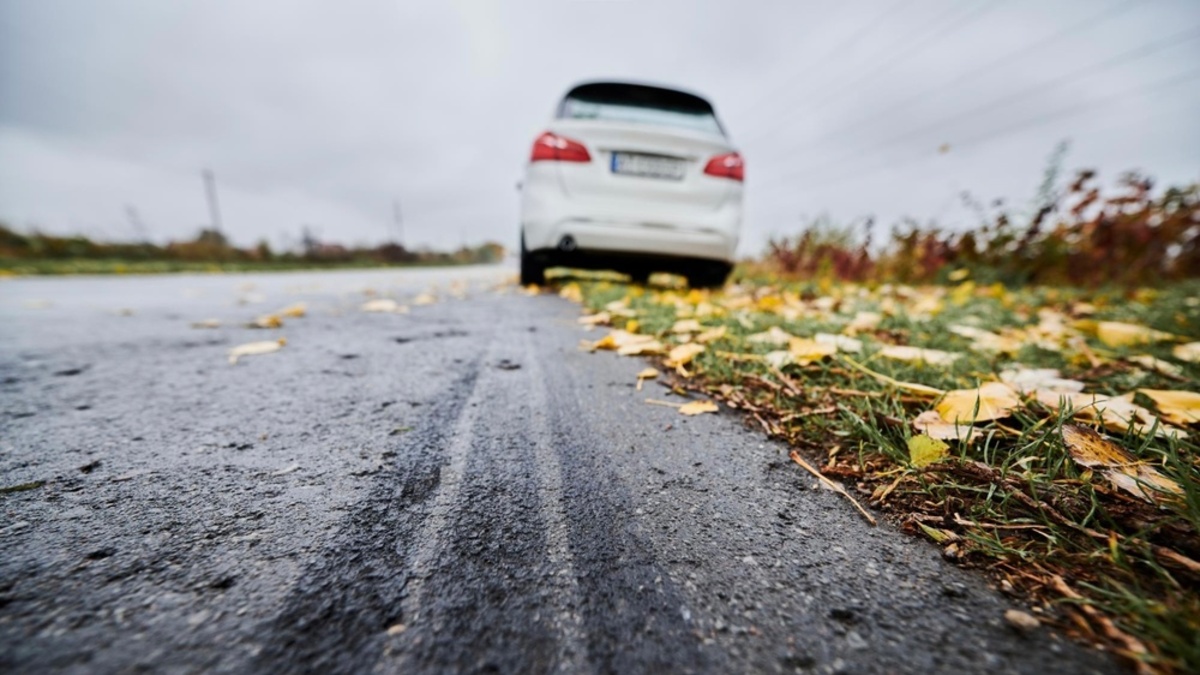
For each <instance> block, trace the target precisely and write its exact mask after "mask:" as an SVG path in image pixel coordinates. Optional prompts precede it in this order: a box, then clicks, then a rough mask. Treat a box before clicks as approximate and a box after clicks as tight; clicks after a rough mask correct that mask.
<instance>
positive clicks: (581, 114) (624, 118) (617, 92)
mask: <svg viewBox="0 0 1200 675" xmlns="http://www.w3.org/2000/svg"><path fill="white" fill-rule="evenodd" d="M558 116H559V117H560V118H563V119H576V120H608V121H613V122H632V123H635V124H656V125H661V126H669V127H681V128H684V129H692V130H694V131H703V132H706V133H710V134H715V135H717V136H724V135H725V134H724V131H723V130H722V129H721V123H720V122H718V121H717V116H716V114H715V113H714V112H713V108H712V106H711V105H710V104H709V103H708V101H705V100H704V99H702V98H700V97H699V96H695V95H693V94H688V93H686V92H682V91H675V90H674V89H663V88H661V87H650V86H646V85H638V84H620V83H607V82H605V83H596V84H585V85H580V86H578V87H575V88H574V89H572V90H571V91H570V92H568V93H567V96H566V98H564V99H563V102H562V104H561V105H559V108H558Z"/></svg>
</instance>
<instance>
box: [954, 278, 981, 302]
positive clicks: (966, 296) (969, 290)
mask: <svg viewBox="0 0 1200 675" xmlns="http://www.w3.org/2000/svg"><path fill="white" fill-rule="evenodd" d="M974 297H975V282H974V281H964V282H963V283H961V284H959V285H957V286H955V287H954V290H952V291H950V302H952V303H954V304H955V305H960V306H961V305H965V304H967V303H968V302H970V301H971V299H972V298H974Z"/></svg>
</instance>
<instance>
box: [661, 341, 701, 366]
mask: <svg viewBox="0 0 1200 675" xmlns="http://www.w3.org/2000/svg"><path fill="white" fill-rule="evenodd" d="M702 352H704V345H701V344H696V343H695V342H689V343H687V344H685V345H679V346H678V347H675V348H674V349H672V350H671V351H670V352H668V353H667V362H666V363H667V365H668V366H670V367H671V368H678V367H680V366H684V365H687V364H688V363H691V361H692V359H694V358H696V357H697V356H699V355H700V354H701V353H702Z"/></svg>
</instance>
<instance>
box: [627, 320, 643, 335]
mask: <svg viewBox="0 0 1200 675" xmlns="http://www.w3.org/2000/svg"><path fill="white" fill-rule="evenodd" d="M641 327H642V324H640V323H638V322H637V319H630V320H628V321H626V322H625V332H627V333H636V332H638V329H639V328H641Z"/></svg>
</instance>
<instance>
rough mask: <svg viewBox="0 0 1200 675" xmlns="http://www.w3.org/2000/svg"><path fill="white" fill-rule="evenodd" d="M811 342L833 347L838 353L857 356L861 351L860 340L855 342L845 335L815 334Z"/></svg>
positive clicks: (861, 344)
mask: <svg viewBox="0 0 1200 675" xmlns="http://www.w3.org/2000/svg"><path fill="white" fill-rule="evenodd" d="M813 340H815V341H817V342H819V343H821V344H827V345H833V346H834V347H836V348H837V349H838V351H842V352H849V353H851V354H857V353H859V352H861V351H862V350H863V343H862V340H856V339H854V338H852V337H847V336H845V335H834V334H832V333H817V334H816V335H814V336H813Z"/></svg>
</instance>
